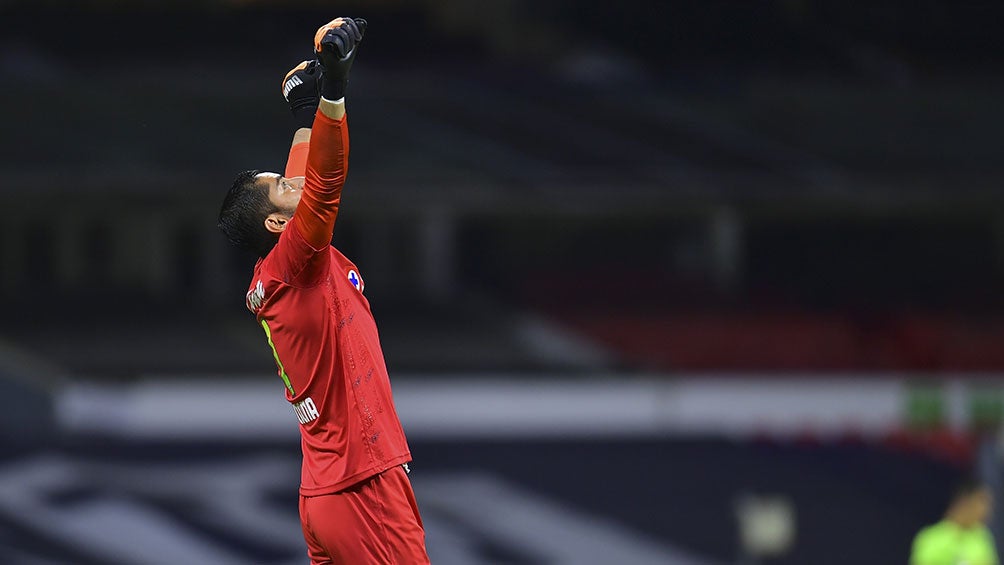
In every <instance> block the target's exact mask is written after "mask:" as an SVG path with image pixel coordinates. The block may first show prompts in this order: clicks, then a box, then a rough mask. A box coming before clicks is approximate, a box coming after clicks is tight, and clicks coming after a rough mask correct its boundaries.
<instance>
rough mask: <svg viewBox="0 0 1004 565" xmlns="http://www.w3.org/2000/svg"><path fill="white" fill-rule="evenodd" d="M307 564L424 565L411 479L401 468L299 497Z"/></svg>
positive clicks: (425, 559)
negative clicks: (338, 488) (328, 491)
mask: <svg viewBox="0 0 1004 565" xmlns="http://www.w3.org/2000/svg"><path fill="white" fill-rule="evenodd" d="M300 523H301V525H302V526H303V537H304V538H305V539H306V540H307V553H308V555H309V556H310V563H311V565H321V564H329V563H330V564H348V565H356V564H367V565H369V564H373V565H377V564H381V565H382V564H386V565H413V564H427V563H429V556H428V554H427V553H426V552H425V529H424V528H423V526H422V518H421V517H420V516H419V515H418V504H417V503H416V502H415V493H414V491H412V490H411V481H409V480H408V475H407V474H406V473H405V471H404V469H402V468H401V467H392V468H390V469H388V470H386V471H384V472H383V473H380V474H379V475H375V476H373V477H370V478H368V479H366V480H364V481H362V482H361V483H358V484H355V485H352V486H351V487H349V488H347V489H345V490H343V491H340V492H337V493H334V494H325V495H321V496H300Z"/></svg>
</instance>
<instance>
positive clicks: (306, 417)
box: [293, 396, 321, 424]
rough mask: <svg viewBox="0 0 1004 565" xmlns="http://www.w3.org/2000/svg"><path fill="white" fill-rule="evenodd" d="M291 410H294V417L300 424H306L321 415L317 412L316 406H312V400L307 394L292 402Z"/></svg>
mask: <svg viewBox="0 0 1004 565" xmlns="http://www.w3.org/2000/svg"><path fill="white" fill-rule="evenodd" d="M293 412H296V419H297V420H299V421H300V423H301V424H306V423H308V422H311V421H313V420H316V419H318V418H320V417H321V415H320V414H319V413H318V412H317V406H314V401H313V400H311V398H310V397H309V396H308V397H307V398H305V399H303V400H301V401H300V402H297V403H295V404H293Z"/></svg>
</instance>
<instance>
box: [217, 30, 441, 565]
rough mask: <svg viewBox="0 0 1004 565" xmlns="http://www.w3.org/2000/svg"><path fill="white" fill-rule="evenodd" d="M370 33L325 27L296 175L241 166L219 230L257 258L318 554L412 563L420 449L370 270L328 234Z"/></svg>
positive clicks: (293, 153) (302, 104)
mask: <svg viewBox="0 0 1004 565" xmlns="http://www.w3.org/2000/svg"><path fill="white" fill-rule="evenodd" d="M365 30H366V22H365V21H364V20H361V19H357V20H353V19H350V18H338V19H335V20H333V21H331V22H330V23H328V24H326V25H324V26H322V27H321V28H320V29H318V31H317V34H316V35H315V37H314V50H315V53H316V55H317V61H316V62H304V63H301V64H300V65H299V66H297V67H296V68H294V69H293V70H292V71H290V72H289V73H288V74H287V75H286V78H285V79H284V81H283V95H284V96H285V97H286V99H287V101H288V102H289V103H290V108H291V110H292V111H293V114H294V116H295V117H297V118H298V119H299V120H301V125H303V126H304V127H301V128H299V129H297V130H296V133H295V134H294V136H293V146H292V148H291V150H290V158H289V162H288V164H287V166H286V174H285V175H281V174H279V173H270V172H258V171H245V172H243V173H241V174H239V175H238V176H237V179H236V180H235V181H234V183H233V186H232V187H231V188H230V191H229V192H228V193H227V195H226V198H225V199H224V201H223V207H222V209H221V210H220V217H219V227H220V229H221V230H223V232H224V233H225V234H226V236H227V237H228V238H229V239H230V241H231V242H232V243H234V244H235V245H238V246H240V247H243V248H245V249H250V250H252V251H254V252H256V253H258V255H259V256H260V259H259V260H258V263H257V264H256V265H255V267H254V274H253V276H252V277H251V285H250V289H249V290H248V293H247V307H248V309H250V310H251V312H252V313H254V315H255V316H256V318H257V320H258V323H259V325H260V326H261V327H262V329H263V330H264V332H265V338H266V340H267V343H268V344H269V346H270V347H271V348H272V353H273V354H274V356H275V362H276V365H277V366H278V372H279V377H280V378H281V379H282V383H283V385H284V388H285V397H286V400H287V401H289V402H290V403H291V404H292V407H293V411H294V413H295V414H296V418H297V420H298V421H299V423H300V433H301V446H302V449H303V467H302V473H301V481H300V520H301V524H302V526H303V535H304V538H305V539H306V542H307V550H308V555H309V556H310V560H311V563H312V564H321V563H347V564H360V565H361V564H367V565H368V564H395V565H410V564H415V563H428V562H429V558H428V556H427V554H426V550H425V531H424V529H423V526H422V520H421V517H420V516H419V513H418V506H417V504H416V502H415V496H414V493H413V492H412V488H411V483H410V482H409V480H408V476H407V474H406V473H407V463H408V462H409V461H410V460H411V453H410V451H409V450H408V444H407V442H406V440H405V436H404V432H403V430H402V429H401V424H400V422H399V420H398V417H397V413H396V412H395V409H394V401H393V398H392V396H391V388H390V381H389V379H388V376H387V368H386V366H385V364H384V358H383V352H382V351H381V349H380V339H379V337H378V335H377V328H376V323H375V322H374V320H373V314H372V313H371V312H370V307H369V302H368V301H367V300H366V297H365V296H363V279H362V276H361V275H360V274H359V269H358V268H356V266H355V265H354V264H353V263H352V262H351V261H349V260H348V259H347V258H346V257H345V256H344V255H342V254H341V253H340V252H339V251H338V250H337V249H335V248H334V247H332V245H331V237H332V230H333V229H334V225H335V218H336V216H337V215H338V208H339V201H340V196H341V191H342V185H343V184H344V182H345V175H346V170H347V167H348V156H349V135H348V126H347V125H346V119H345V100H344V96H345V89H346V86H347V83H348V76H349V70H350V68H351V66H352V62H353V60H354V58H355V56H356V50H357V47H358V44H359V42H360V41H361V40H362V37H363V33H364V32H365ZM315 112H316V115H315Z"/></svg>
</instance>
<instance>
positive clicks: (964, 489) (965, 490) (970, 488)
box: [952, 474, 987, 502]
mask: <svg viewBox="0 0 1004 565" xmlns="http://www.w3.org/2000/svg"><path fill="white" fill-rule="evenodd" d="M985 488H987V483H986V482H984V481H982V480H980V478H979V477H977V476H975V475H971V474H967V475H964V476H963V477H961V478H959V479H958V480H957V481H956V483H955V485H954V487H953V488H952V502H955V501H957V500H960V499H963V498H966V497H968V496H970V495H973V494H976V493H977V492H979V491H981V490H983V489H985Z"/></svg>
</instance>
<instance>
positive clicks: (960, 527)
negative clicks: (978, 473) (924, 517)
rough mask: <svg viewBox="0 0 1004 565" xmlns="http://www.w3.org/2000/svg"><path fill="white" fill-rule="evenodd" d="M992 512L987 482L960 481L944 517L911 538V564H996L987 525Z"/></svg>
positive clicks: (991, 500)
mask: <svg viewBox="0 0 1004 565" xmlns="http://www.w3.org/2000/svg"><path fill="white" fill-rule="evenodd" d="M992 511H993V494H992V493H991V492H990V489H989V488H988V487H987V485H985V484H984V483H982V482H980V481H978V480H974V479H966V480H964V481H962V482H961V483H960V484H959V486H958V487H957V488H956V490H955V492H954V493H953V495H952V499H951V502H950V503H949V505H948V510H947V511H946V512H945V517H944V519H943V520H941V521H940V522H938V523H937V524H934V525H932V526H928V527H926V528H924V529H923V530H921V531H920V533H918V534H917V537H916V538H914V540H913V552H912V556H911V557H910V565H997V563H998V561H997V548H996V547H995V546H994V538H993V535H992V534H991V533H990V530H989V529H987V526H986V522H987V520H988V519H989V518H990V514H991V512H992Z"/></svg>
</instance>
